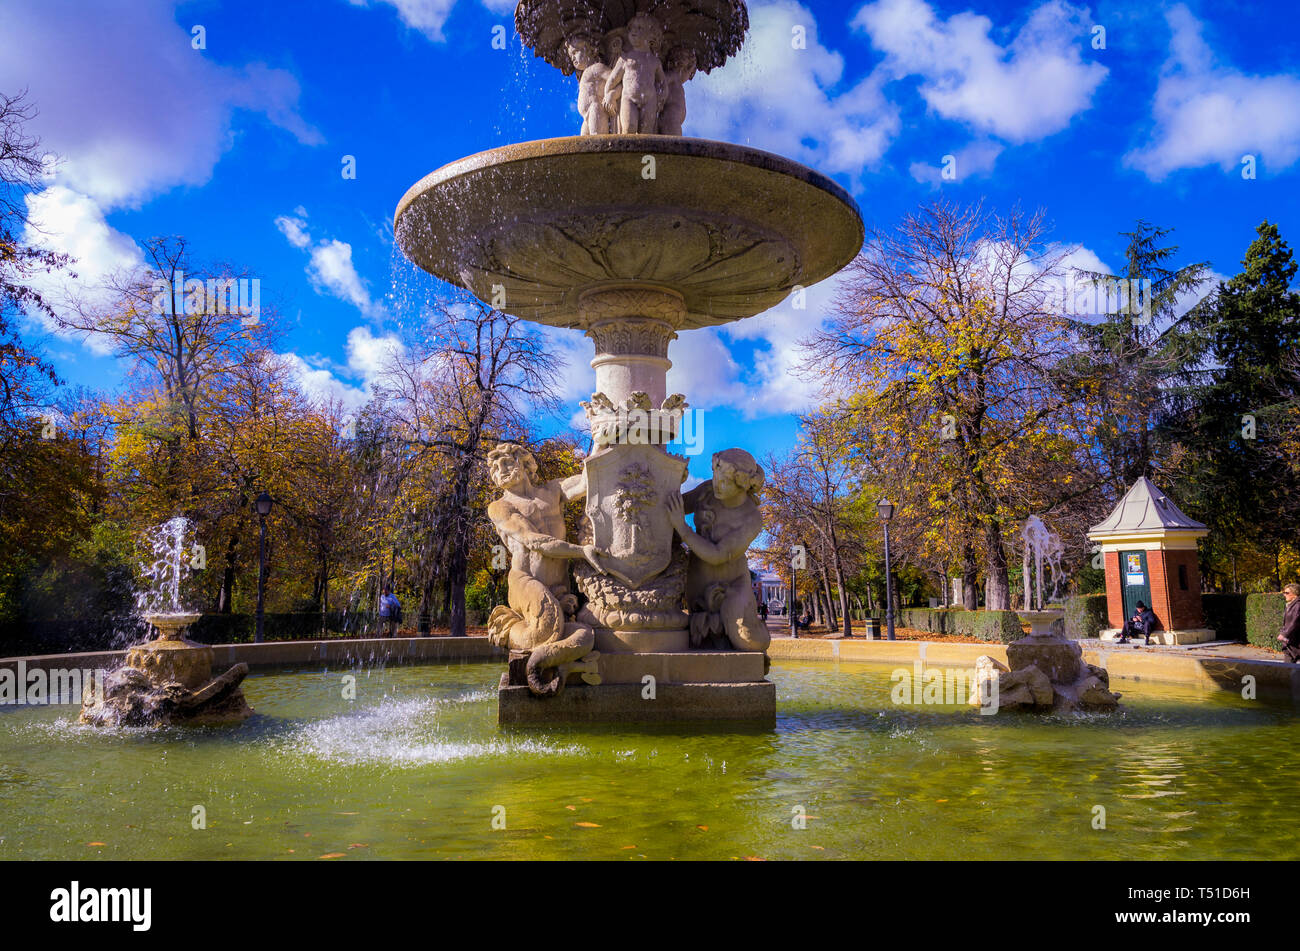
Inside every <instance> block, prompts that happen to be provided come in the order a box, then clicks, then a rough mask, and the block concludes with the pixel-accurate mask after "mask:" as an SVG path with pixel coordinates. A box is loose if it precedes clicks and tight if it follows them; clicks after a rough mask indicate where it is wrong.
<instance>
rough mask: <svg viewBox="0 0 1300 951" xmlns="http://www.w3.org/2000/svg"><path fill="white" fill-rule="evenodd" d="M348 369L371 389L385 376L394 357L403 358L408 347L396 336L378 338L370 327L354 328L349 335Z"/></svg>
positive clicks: (386, 335)
mask: <svg viewBox="0 0 1300 951" xmlns="http://www.w3.org/2000/svg"><path fill="white" fill-rule="evenodd" d="M347 352H348V369H349V370H351V371H352V372H353V373H354V374H356V375H357V376H359V377H361V378H362V379H363V380H364V381H365V384H366V387H367V388H369V387H371V386H372V385H373V384H374V382H375V381H376V380H378V379H379V378H380V377H382V376H383V375H384V373H385V372H386V371H387V369H388V364H389V363H390V362H391V360H392V359H393V357H395V356H401V355H402V354H404V353H405V352H406V347H405V345H404V344H403V343H402V341H401V340H400V339H399V338H398V336H397V335H396V334H385V335H384V336H382V337H376V336H375V335H374V334H373V333H371V331H370V328H369V327H365V326H362V327H353V328H352V330H351V331H350V332H349V333H348V344H347Z"/></svg>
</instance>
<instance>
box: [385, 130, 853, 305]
mask: <svg viewBox="0 0 1300 951" xmlns="http://www.w3.org/2000/svg"><path fill="white" fill-rule="evenodd" d="M394 228H395V230H396V234H397V242H398V245H399V246H400V247H401V248H402V250H403V251H404V252H405V253H406V255H407V256H408V257H410V258H411V260H413V261H414V262H415V263H416V264H418V265H419V266H420V267H422V268H424V269H425V270H426V271H429V272H430V273H432V274H434V275H436V276H437V277H440V278H442V279H443V280H446V281H449V282H451V283H453V284H458V285H460V286H462V287H465V288H467V289H469V290H470V291H471V292H472V293H473V294H475V296H477V297H478V298H480V299H481V300H483V301H484V302H488V303H491V304H493V306H497V307H498V308H499V309H501V310H504V311H507V312H509V313H511V314H514V315H516V316H519V317H523V318H525V319H528V320H534V321H538V322H539V323H544V324H551V325H554V326H559V327H581V326H583V325H584V319H583V317H582V315H581V314H580V311H579V306H578V305H579V298H580V297H581V296H582V295H583V294H584V293H586V292H588V291H592V290H599V289H601V288H605V287H615V286H621V287H626V286H628V285H642V286H652V287H658V288H664V289H667V290H671V291H673V292H675V293H676V294H678V295H680V296H681V298H682V299H683V301H684V317H682V318H681V320H680V327H682V328H691V327H701V326H708V325H713V324H722V323H726V322H728V321H732V320H739V319H741V318H745V317H752V316H754V315H755V314H760V313H762V312H763V311H765V310H768V309H769V308H771V307H774V306H776V305H777V304H779V303H780V302H781V301H782V300H784V299H785V298H786V296H787V295H788V294H789V293H790V291H791V290H792V289H793V288H794V287H795V286H803V287H809V286H811V285H813V284H816V283H817V282H819V281H822V280H824V279H825V278H827V277H830V276H831V275H832V274H834V273H835V272H836V271H838V270H840V269H841V268H842V267H844V266H845V265H846V264H848V263H849V262H850V261H851V260H852V259H853V257H854V256H855V255H856V254H857V253H858V251H859V250H860V249H861V247H862V239H863V227H862V217H861V215H860V214H859V212H858V207H857V204H856V203H855V202H854V201H853V199H852V198H851V197H850V196H849V194H848V192H846V191H845V190H844V189H843V188H841V187H840V186H839V185H838V184H836V183H835V182H834V181H832V180H831V179H829V178H827V177H826V176H824V175H821V174H819V173H817V172H814V171H813V170H812V169H809V168H805V167H804V166H802V165H799V164H798V163H796V162H791V161H790V160H788V159H785V158H782V157H781V156H779V155H773V154H772V153H770V152H762V151H759V150H758V149H751V148H746V147H745V146H741V145H733V144H730V143H725V142H714V141H710V140H708V139H693V138H678V137H675V136H661V135H589V136H572V137H568V138H559V139H543V140H541V141H537V142H522V143H519V144H517V145H508V146H504V147H502V148H498V149H492V150H491V151H487V152H480V153H479V154H477V155H471V156H469V157H468V158H463V159H460V160H459V161H456V162H452V163H451V164H450V165H445V166H443V167H442V168H440V169H438V170H437V171H436V172H433V173H432V174H430V175H428V176H426V177H425V178H423V179H421V180H420V181H419V182H418V183H416V185H415V186H414V187H412V188H411V190H410V191H408V192H407V193H406V195H405V196H404V197H403V198H402V200H401V202H400V203H399V204H398V206H397V214H396V216H395V217H394ZM503 298H504V299H503Z"/></svg>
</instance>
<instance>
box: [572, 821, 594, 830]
mask: <svg viewBox="0 0 1300 951" xmlns="http://www.w3.org/2000/svg"><path fill="white" fill-rule="evenodd" d="M574 825H575V826H577V827H578V828H579V829H599V828H600V823H598V822H575V823H574Z"/></svg>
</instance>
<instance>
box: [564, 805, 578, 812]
mask: <svg viewBox="0 0 1300 951" xmlns="http://www.w3.org/2000/svg"><path fill="white" fill-rule="evenodd" d="M564 808H565V809H568V810H569V811H570V812H577V811H578V807H577V806H565V807H564Z"/></svg>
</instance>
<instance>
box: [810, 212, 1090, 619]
mask: <svg viewBox="0 0 1300 951" xmlns="http://www.w3.org/2000/svg"><path fill="white" fill-rule="evenodd" d="M1045 234H1046V229H1045V226H1044V222H1043V216H1042V214H1041V213H1039V214H1035V215H1032V216H1024V215H1022V214H1021V213H1019V212H1016V213H1013V214H1012V215H1010V216H1009V217H1006V218H1000V217H997V216H994V215H991V214H989V213H988V212H986V211H985V210H984V209H983V207H982V205H979V204H977V205H974V206H971V207H968V208H958V207H956V206H954V205H949V204H944V203H937V204H934V205H931V206H928V207H926V208H923V209H921V210H920V211H919V212H918V213H915V214H910V215H908V216H906V218H904V220H903V222H902V223H901V225H900V226H899V227H898V229H897V230H896V231H895V232H892V233H887V232H883V231H879V230H877V231H875V232H873V233H872V235H871V237H870V238H869V240H868V242H867V246H866V248H865V249H864V251H863V253H862V254H861V255H859V257H858V258H857V259H856V260H855V261H854V262H853V264H852V265H850V268H849V278H848V280H847V282H846V284H845V290H844V292H843V293H842V295H841V299H840V301H839V303H838V307H837V310H836V314H835V315H834V317H833V318H832V320H831V321H830V322H829V324H828V326H827V327H826V328H825V329H824V330H822V331H820V332H819V333H818V334H816V335H815V336H814V337H813V338H812V340H811V341H809V343H808V344H807V348H808V352H809V354H810V359H809V361H808V362H807V363H806V364H805V367H806V368H807V369H808V370H811V371H815V372H817V373H819V374H826V375H828V376H832V377H834V378H837V379H843V378H844V377H845V376H846V374H851V375H852V376H853V377H856V378H857V379H859V380H861V381H862V385H861V392H860V394H859V395H860V399H859V400H858V404H857V409H858V411H859V412H860V413H861V414H862V415H861V423H860V426H859V428H860V432H861V433H862V435H861V438H860V444H861V446H862V448H863V450H864V453H865V459H866V462H864V470H869V469H870V465H871V460H872V459H877V460H879V459H888V460H890V461H891V462H892V463H893V465H894V470H893V472H892V474H891V473H881V472H879V469H878V468H877V470H876V472H875V475H877V476H880V475H884V476H885V478H884V479H883V480H881V479H877V481H883V482H884V483H885V484H886V485H890V486H894V487H897V488H898V490H899V491H905V492H906V493H907V494H906V496H905V497H904V498H903V499H902V502H903V503H904V505H905V507H907V506H908V505H910V506H912V507H913V508H914V510H915V511H917V512H920V511H922V510H924V509H925V508H929V507H932V506H934V505H935V504H937V503H939V502H940V501H941V502H942V504H943V505H945V506H947V507H948V521H949V523H950V529H949V531H948V535H949V537H951V538H955V539H958V540H959V541H960V543H961V546H962V550H961V552H960V560H961V563H962V565H963V574H964V575H965V576H966V577H967V578H968V579H972V578H973V576H974V573H975V567H974V561H975V558H976V557H977V556H978V555H979V554H982V556H983V567H984V578H985V603H986V606H987V607H989V608H990V609H1006V608H1009V607H1010V590H1009V579H1008V559H1007V542H1008V540H1009V539H1010V538H1013V537H1015V534H1016V532H1017V530H1018V521H1019V520H1020V519H1023V518H1024V517H1026V516H1027V515H1028V514H1030V512H1032V511H1034V510H1036V509H1037V510H1039V511H1041V510H1042V507H1043V506H1044V505H1048V506H1050V505H1053V504H1060V503H1062V502H1064V501H1065V500H1068V499H1073V498H1076V497H1079V496H1081V495H1083V494H1086V493H1087V492H1089V491H1090V490H1091V489H1092V488H1093V485H1092V483H1091V480H1090V479H1089V477H1088V476H1087V467H1086V466H1083V467H1081V466H1080V461H1081V460H1080V446H1079V443H1078V440H1077V438H1076V433H1077V430H1078V427H1079V422H1080V421H1079V419H1078V413H1077V400H1076V398H1075V395H1074V394H1073V393H1072V392H1071V391H1070V390H1069V388H1068V387H1066V386H1064V385H1063V384H1062V380H1061V378H1060V376H1059V373H1058V369H1059V367H1060V365H1061V363H1062V361H1063V360H1064V358H1065V357H1066V356H1067V355H1068V354H1069V347H1070V335H1069V325H1068V323H1067V321H1066V320H1064V319H1063V318H1062V317H1061V315H1060V314H1058V313H1055V312H1053V310H1052V309H1051V305H1052V303H1053V299H1054V297H1055V295H1054V293H1053V290H1054V287H1055V286H1056V284H1057V282H1058V280H1059V276H1060V265H1061V260H1062V259H1063V257H1064V252H1062V251H1060V250H1056V249H1052V248H1050V247H1049V246H1047V245H1046V244H1045ZM828 371H829V372H828ZM920 473H924V476H922V477H921V478H918V477H917V476H918V474H920ZM932 474H933V475H935V476H938V477H937V478H934V479H932V480H927V478H926V476H930V475H932ZM1043 489H1046V490H1047V492H1043V491H1041V490H1043ZM939 496H942V499H940V498H939ZM977 546H978V548H977ZM971 587H973V585H968V588H971Z"/></svg>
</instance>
